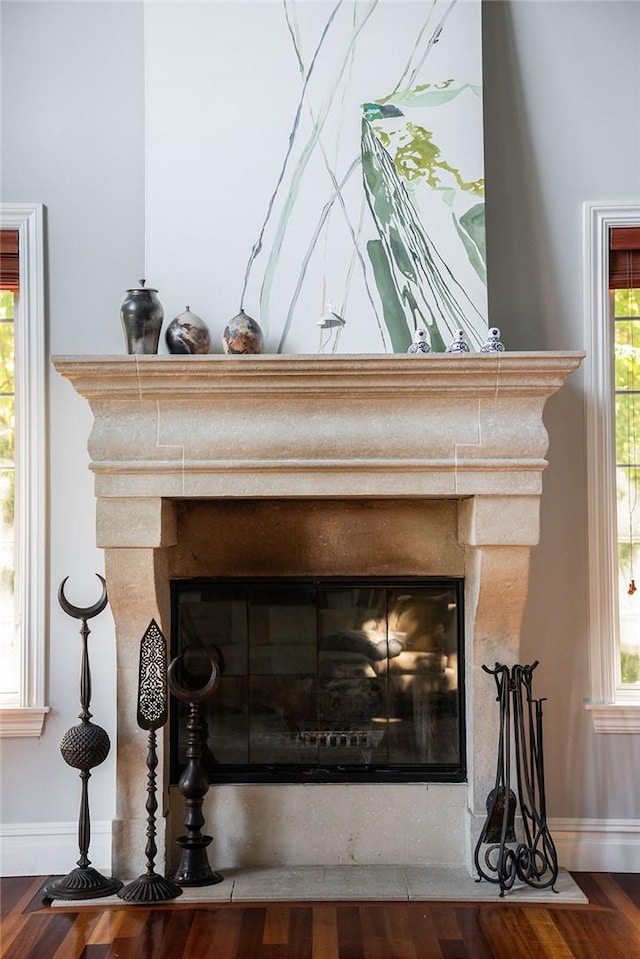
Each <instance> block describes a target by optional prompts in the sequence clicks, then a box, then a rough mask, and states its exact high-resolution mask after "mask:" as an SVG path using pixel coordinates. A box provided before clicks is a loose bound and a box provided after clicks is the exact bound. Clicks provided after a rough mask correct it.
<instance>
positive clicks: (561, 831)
mask: <svg viewBox="0 0 640 959" xmlns="http://www.w3.org/2000/svg"><path fill="white" fill-rule="evenodd" d="M547 825H548V826H549V831H550V833H551V837H552V839H553V841H554V843H555V847H556V850H557V853H558V862H559V863H560V865H561V866H564V867H565V869H569V870H573V871H574V872H640V819H549V820H548V821H547Z"/></svg>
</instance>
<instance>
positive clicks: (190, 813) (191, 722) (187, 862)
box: [168, 657, 224, 886]
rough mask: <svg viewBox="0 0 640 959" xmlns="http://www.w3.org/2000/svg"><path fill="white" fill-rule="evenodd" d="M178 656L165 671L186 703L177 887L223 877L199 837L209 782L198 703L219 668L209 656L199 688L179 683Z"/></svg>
mask: <svg viewBox="0 0 640 959" xmlns="http://www.w3.org/2000/svg"><path fill="white" fill-rule="evenodd" d="M181 659H182V657H177V658H176V659H174V660H173V661H172V663H171V665H170V666H169V673H168V679H169V689H170V690H171V692H172V693H173V695H174V696H175V697H176V699H179V700H181V701H182V702H186V703H189V719H188V720H187V765H186V766H185V768H184V770H183V773H182V775H181V776H180V781H179V783H178V785H179V788H180V792H181V793H182V795H183V796H184V801H185V806H186V812H185V818H184V825H185V828H186V835H184V836H180V837H179V838H178V839H176V842H177V844H178V845H179V846H180V848H181V849H182V855H181V857H180V865H179V866H178V869H177V871H176V874H175V876H174V877H173V878H174V880H175V881H176V882H177V883H179V884H180V885H181V886H212V885H213V884H214V883H216V882H222V880H223V878H224V877H223V876H221V875H220V873H219V872H214V871H213V870H212V869H211V866H210V865H209V860H208V858H207V846H208V845H209V843H210V842H211V838H212V837H211V836H203V835H202V832H201V830H202V827H203V826H204V816H203V815H202V803H203V800H204V797H205V795H206V793H207V791H208V789H209V782H208V780H207V776H206V774H205V771H204V768H203V765H202V763H201V759H202V753H203V748H204V743H203V731H204V724H203V722H202V716H201V712H200V704H201V703H202V702H204V700H205V699H207V698H208V697H209V696H210V695H211V693H212V692H213V691H214V689H215V688H216V686H217V685H218V680H219V678H220V668H219V666H218V664H217V662H216V661H215V659H211V675H210V676H209V679H208V680H207V682H206V683H205V685H204V686H202V687H200V688H199V689H190V688H189V687H185V686H183V685H182V683H181V682H180V681H179V679H178V676H177V671H178V670H177V667H178V663H179V662H180V660H181Z"/></svg>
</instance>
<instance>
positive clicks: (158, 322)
mask: <svg viewBox="0 0 640 959" xmlns="http://www.w3.org/2000/svg"><path fill="white" fill-rule="evenodd" d="M163 318H164V310H163V309H162V304H161V303H160V300H159V299H158V291H157V290H152V289H150V288H147V287H146V286H145V281H144V280H140V286H138V287H134V288H133V289H131V290H127V295H126V296H125V298H124V300H123V303H122V306H121V307H120V319H121V320H122V327H123V329H124V335H125V340H126V344H127V353H138V354H140V353H157V352H158V341H159V340H160V328H161V327H162V320H163Z"/></svg>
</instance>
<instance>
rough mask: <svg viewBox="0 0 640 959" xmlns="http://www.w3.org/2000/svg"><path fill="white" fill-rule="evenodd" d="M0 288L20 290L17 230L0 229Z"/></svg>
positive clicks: (15, 291) (13, 290)
mask: <svg viewBox="0 0 640 959" xmlns="http://www.w3.org/2000/svg"><path fill="white" fill-rule="evenodd" d="M0 290H11V291H12V292H13V293H18V292H19V291H20V260H19V252H18V231H17V230H0Z"/></svg>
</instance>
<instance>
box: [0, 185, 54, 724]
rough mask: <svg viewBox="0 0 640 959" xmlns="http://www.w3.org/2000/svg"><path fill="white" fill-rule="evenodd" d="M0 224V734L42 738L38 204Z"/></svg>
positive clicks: (6, 213) (8, 211)
mask: <svg viewBox="0 0 640 959" xmlns="http://www.w3.org/2000/svg"><path fill="white" fill-rule="evenodd" d="M0 231H2V234H1V235H2V236H3V240H4V241H6V242H3V243H2V248H1V250H0V252H1V253H2V256H1V260H0V266H1V269H0V288H1V289H2V293H0V305H1V306H2V311H1V312H0V350H1V355H0V378H1V380H2V382H0V502H1V509H2V515H1V517H0V564H1V566H2V571H1V573H0V576H1V580H2V582H1V584H0V617H1V619H2V633H1V634H0V639H1V642H2V649H1V658H2V667H3V678H2V681H1V683H0V735H2V736H39V735H40V733H41V731H42V724H43V721H44V716H45V714H46V712H47V707H46V706H45V527H46V524H45V505H44V504H45V476H44V465H45V463H44V453H45V442H44V428H45V417H44V409H45V405H44V403H45V401H44V396H45V337H44V284H43V208H42V206H41V205H40V204H13V203H7V204H0ZM5 231H9V234H13V237H11V236H9V235H8V234H6V233H5ZM12 240H13V245H12ZM7 244H9V245H7ZM5 670H6V671H5Z"/></svg>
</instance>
